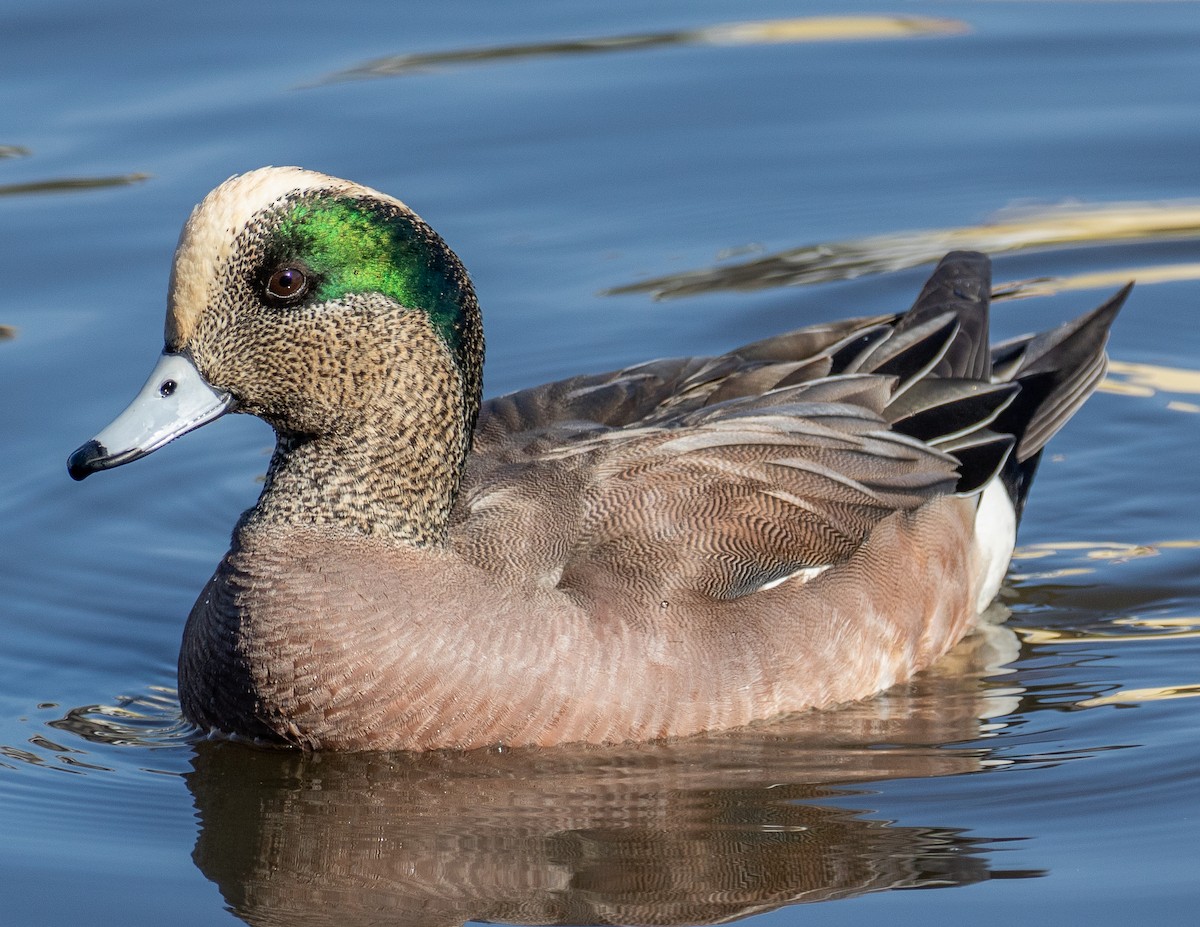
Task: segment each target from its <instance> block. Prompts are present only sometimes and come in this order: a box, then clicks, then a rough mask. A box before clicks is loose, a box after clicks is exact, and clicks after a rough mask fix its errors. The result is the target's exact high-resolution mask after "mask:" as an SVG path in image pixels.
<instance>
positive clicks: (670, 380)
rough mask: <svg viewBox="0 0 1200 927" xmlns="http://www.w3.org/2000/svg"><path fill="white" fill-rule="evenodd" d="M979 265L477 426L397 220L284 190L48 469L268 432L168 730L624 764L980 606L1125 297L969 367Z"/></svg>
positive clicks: (203, 210) (441, 277)
mask: <svg viewBox="0 0 1200 927" xmlns="http://www.w3.org/2000/svg"><path fill="white" fill-rule="evenodd" d="M989 287H990V270H989V263H988V260H987V258H986V257H984V256H982V255H979V254H972V253H962V252H959V253H953V254H950V255H947V256H946V258H944V259H943V260H942V262H941V263H940V264H939V265H938V268H937V270H936V271H934V274H933V276H932V277H931V278H930V280H929V282H928V283H927V284H926V285H925V288H924V290H923V291H922V292H921V294H920V296H919V297H918V298H917V301H916V303H915V305H914V306H913V307H912V309H910V310H909V311H908V312H907V313H904V314H900V315H884V316H876V317H873V318H860V319H851V320H848V321H841V322H834V323H831V324H828V325H818V326H813V327H810V328H805V329H801V330H799V331H793V332H789V333H787V334H782V335H779V336H776V337H773V338H769V339H767V340H764V341H759V342H755V343H753V344H750V345H746V346H744V347H741V348H738V349H736V350H733V351H731V352H729V353H728V354H724V355H721V356H719V357H698V358H679V359H672V360H657V361H651V362H649V363H646V364H641V365H639V366H636V367H630V368H628V369H625V370H619V371H615V372H611V373H602V374H590V375H584V376H579V377H574V378H572V379H569V380H564V381H561V382H558V383H550V384H547V385H544V386H540V387H536V388H533V389H528V390H523V391H521V392H517V393H512V394H510V395H507V396H501V397H499V398H496V399H493V400H491V401H489V402H486V403H483V404H482V406H481V404H480V379H481V371H482V367H483V330H482V326H481V321H480V314H479V307H478V304H477V302H476V299H475V294H474V291H473V290H472V287H471V283H470V281H469V279H468V277H467V273H466V271H465V270H464V268H463V266H462V264H461V263H460V262H459V260H458V258H457V257H456V256H455V254H454V253H453V252H452V251H451V250H450V249H449V248H448V247H447V246H446V244H445V243H444V242H443V241H442V239H441V238H440V237H438V235H437V234H436V233H435V232H434V231H433V230H432V229H431V228H430V227H429V226H428V225H427V224H426V223H425V222H424V221H423V220H421V219H420V218H419V217H418V216H417V215H416V214H414V213H413V212H412V211H411V210H410V209H409V208H408V207H406V206H405V205H404V204H403V203H401V202H400V201H398V200H396V199H393V198H392V197H390V196H387V195H385V194H382V193H378V192H376V191H374V190H371V189H368V188H366V187H362V186H359V185H357V184H354V183H349V182H347V181H344V180H338V179H336V178H333V177H329V176H326V175H323V174H318V173H314V172H311V171H303V170H300V169H297V168H264V169H261V170H257V171H253V172H251V173H248V174H245V175H242V176H239V177H234V178H232V179H230V180H228V181H226V182H225V183H223V184H221V186H219V187H218V188H217V189H216V190H214V191H213V192H212V193H210V194H209V195H208V196H207V197H206V198H205V199H204V201H203V202H202V203H201V204H200V205H199V206H198V207H197V208H196V209H195V211H194V212H193V213H192V215H191V217H190V218H189V219H188V221H187V224H186V226H185V227H184V230H183V234H182V237H181V239H180V242H179V248H178V251H177V252H176V256H175V265H174V269H173V273H172V276H171V284H170V297H169V304H168V310H167V323H166V347H165V349H164V352H163V355H162V357H161V358H160V360H159V362H158V366H157V367H156V368H155V370H154V372H153V374H152V375H151V377H150V380H149V381H148V382H147V384H146V385H145V387H144V388H143V389H142V392H141V393H139V394H138V396H137V398H136V399H135V400H134V402H133V404H132V405H131V406H130V407H129V409H128V410H127V411H126V412H124V413H123V414H122V415H121V416H120V417H118V418H117V419H116V420H115V421H114V422H113V423H112V424H111V425H109V426H108V427H107V428H105V429H104V430H103V431H101V432H100V434H99V435H97V436H96V438H95V439H94V440H92V441H90V442H88V443H87V444H85V445H84V446H83V447H81V448H80V449H79V450H77V451H76V452H75V453H74V454H73V455H72V457H71V460H70V472H71V474H72V476H74V477H75V478H76V479H82V478H83V477H85V476H87V475H88V474H90V473H92V472H94V471H96V470H103V469H107V468H109V467H115V466H119V465H120V464H123V463H126V462H128V461H130V460H134V459H136V458H138V457H141V456H143V455H145V454H148V453H150V452H151V451H153V450H155V449H156V448H158V447H161V446H162V445H163V444H166V443H167V442H168V441H171V440H173V439H175V438H177V437H179V436H180V435H182V434H184V433H186V432H188V431H191V430H192V429H194V428H198V427H199V426H201V425H203V424H206V423H207V422H210V421H212V420H213V419H215V418H217V417H218V416H220V415H222V414H224V413H225V412H229V411H238V412H248V413H250V414H253V415H257V416H259V417H260V418H262V419H264V420H265V421H267V422H268V423H269V424H270V425H271V426H272V427H273V428H274V429H275V433H276V436H277V443H276V447H275V453H274V456H273V457H272V458H271V463H270V466H269V468H268V471H267V476H266V483H265V486H264V487H263V490H262V494H261V496H260V497H259V499H258V502H257V504H256V505H255V506H254V507H253V508H252V509H250V510H249V511H247V512H246V513H245V515H244V516H243V517H242V518H241V520H240V521H239V523H238V525H237V527H236V529H235V530H234V535H233V541H232V546H231V547H230V550H229V552H228V553H227V554H226V555H225V558H224V559H223V560H222V561H221V563H220V565H219V566H218V567H217V570H216V573H215V574H214V575H213V577H212V579H211V580H210V581H209V583H208V585H207V586H206V587H205V588H204V590H203V592H201V594H200V597H199V599H198V600H197V602H196V605H195V606H194V608H193V609H192V613H191V616H190V617H189V619H188V622H187V627H186V629H185V631H184V637H183V646H182V651H181V654H180V658H179V692H180V700H181V702H182V706H183V711H184V713H185V715H186V716H187V717H188V718H189V719H190V720H191V721H193V722H194V723H195V724H197V725H199V726H200V727H201V728H203V729H205V730H208V731H212V732H220V733H224V734H227V735H234V736H240V737H246V738H255V739H262V740H265V741H274V742H281V741H282V742H286V743H292V744H298V745H301V746H304V747H309V748H329V749H342V750H358V749H406V750H424V749H433V748H472V747H480V746H484V745H490V744H509V745H551V744H558V743H565V742H613V741H628V740H633V741H637V740H649V739H654V738H661V737H669V736H673V735H685V734H689V733H693V732H697V731H702V730H711V729H719V728H727V727H733V726H738V725H743V724H746V723H748V722H751V721H754V720H756V719H764V718H769V717H771V716H774V715H779V714H782V713H785V712H794V711H799V710H802V709H808V708H824V707H828V706H832V705H836V704H837V703H840V702H845V701H848V700H852V699H859V698H863V697H865V696H869V695H871V694H872V693H875V692H878V691H880V690H882V689H884V688H886V687H888V686H891V685H892V684H894V683H896V682H899V681H902V680H904V679H907V678H908V677H910V676H911V675H912V674H913V673H915V672H917V671H918V670H920V669H921V668H922V667H925V666H927V665H929V664H930V663H931V662H932V661H934V660H936V659H937V658H938V657H939V656H941V655H942V654H943V653H945V652H946V651H947V650H948V649H949V648H950V647H951V646H953V645H954V644H955V642H957V641H958V640H959V639H960V638H961V637H963V635H964V634H966V633H967V632H968V631H969V630H970V629H971V627H972V625H973V623H974V622H975V620H976V617H977V615H978V614H979V612H980V611H981V610H982V609H983V608H985V607H986V606H987V605H988V604H989V603H990V602H991V601H992V599H993V598H994V596H995V595H996V593H997V590H998V589H999V586H1000V583H1001V580H1002V579H1003V577H1004V574H1005V570H1006V568H1007V566H1008V562H1009V558H1010V556H1011V554H1012V550H1013V545H1014V541H1015V533H1016V525H1017V521H1018V519H1019V517H1020V513H1021V510H1022V507H1023V505H1024V501H1025V498H1026V494H1027V493H1028V491H1029V485H1030V480H1031V479H1032V476H1033V473H1034V470H1035V468H1036V466H1037V463H1038V459H1039V457H1040V455H1041V452H1042V448H1043V446H1044V445H1045V444H1046V442H1047V441H1048V440H1049V439H1050V437H1051V436H1052V435H1053V434H1054V433H1055V432H1057V431H1058V429H1059V428H1060V427H1061V426H1062V425H1063V424H1064V423H1065V422H1066V420H1067V419H1068V418H1070V416H1071V415H1072V414H1073V413H1074V412H1075V411H1076V409H1078V408H1079V406H1080V405H1081V404H1082V403H1083V401H1084V400H1085V399H1086V398H1087V396H1088V395H1089V394H1090V393H1091V392H1092V390H1093V389H1094V388H1095V386H1096V384H1097V383H1098V382H1099V381H1100V379H1101V377H1102V375H1103V372H1104V368H1105V355H1104V344H1105V342H1106V339H1107V335H1108V328H1109V325H1110V323H1111V322H1112V320H1113V318H1114V316H1115V315H1116V313H1117V310H1118V309H1119V307H1120V305H1121V303H1122V302H1123V300H1124V298H1125V296H1126V294H1127V292H1128V287H1127V288H1126V289H1125V290H1122V291H1121V292H1120V293H1119V294H1117V295H1116V296H1115V297H1114V298H1112V299H1111V300H1109V301H1108V302H1106V303H1105V304H1104V305H1102V306H1101V307H1100V308H1098V309H1096V310H1094V311H1093V312H1091V313H1088V314H1087V315H1084V316H1082V317H1081V318H1079V319H1076V320H1075V321H1073V322H1069V323H1067V324H1065V325H1063V326H1061V327H1059V328H1057V329H1054V330H1052V331H1049V332H1046V333H1043V334H1039V335H1036V336H1029V337H1025V338H1021V339H1017V340H1015V341H1012V342H1009V343H1006V344H1003V345H1000V346H998V347H991V348H989V341H988V301H989Z"/></svg>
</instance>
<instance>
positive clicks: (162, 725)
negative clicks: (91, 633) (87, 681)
mask: <svg viewBox="0 0 1200 927" xmlns="http://www.w3.org/2000/svg"><path fill="white" fill-rule="evenodd" d="M46 723H47V726H48V727H52V728H54V729H55V730H58V731H66V732H67V733H70V734H74V735H75V736H77V737H82V738H83V739H84V740H86V741H88V742H90V743H94V744H113V745H118V746H136V747H148V748H151V749H154V748H157V747H169V746H178V745H179V743H180V742H182V741H184V740H186V739H187V738H189V737H191V736H193V735H194V734H195V728H193V727H192V726H191V725H190V724H188V723H187V722H186V721H184V720H183V716H182V714H181V713H180V711H179V700H178V697H177V696H176V694H175V690H174V689H167V688H164V687H162V686H150V687H149V690H148V691H147V692H146V693H144V694H142V695H136V696H127V697H125V698H122V699H118V700H117V704H116V705H81V706H79V707H78V708H71V709H69V710H68V711H67V713H66V714H65V715H63V716H62V717H61V718H56V719H55V720H53V721H48V722H46ZM59 759H62V758H61V757H59Z"/></svg>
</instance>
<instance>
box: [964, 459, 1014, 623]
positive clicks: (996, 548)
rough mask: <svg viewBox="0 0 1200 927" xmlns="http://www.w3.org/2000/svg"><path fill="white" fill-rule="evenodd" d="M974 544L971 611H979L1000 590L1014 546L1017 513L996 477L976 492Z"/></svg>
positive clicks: (990, 601) (987, 604) (989, 603)
mask: <svg viewBox="0 0 1200 927" xmlns="http://www.w3.org/2000/svg"><path fill="white" fill-rule="evenodd" d="M974 545H975V553H976V555H977V556H978V558H979V560H978V562H979V564H980V569H981V571H982V584H981V585H980V587H979V598H978V599H977V600H976V602H975V610H976V611H977V612H982V611H983V610H984V609H985V608H987V607H988V606H989V605H991V603H992V600H993V599H994V598H996V595H997V593H999V592H1000V584H1001V583H1002V582H1004V576H1005V574H1006V573H1007V572H1008V564H1009V561H1011V560H1012V555H1013V549H1014V548H1015V547H1016V545H1017V513H1016V510H1015V509H1014V508H1013V504H1012V500H1011V499H1009V498H1008V490H1007V489H1005V488H1004V484H1003V483H1001V482H1000V478H999V477H992V479H991V482H989V483H988V484H987V486H985V487H984V489H983V493H982V494H981V495H980V498H979V508H978V509H977V510H976V512H975V537H974Z"/></svg>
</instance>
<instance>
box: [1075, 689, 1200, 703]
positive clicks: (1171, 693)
mask: <svg viewBox="0 0 1200 927" xmlns="http://www.w3.org/2000/svg"><path fill="white" fill-rule="evenodd" d="M1198 695H1200V684H1193V685H1180V686H1155V687H1154V688H1150V689H1118V690H1117V691H1116V692H1110V693H1109V694H1108V695H1101V696H1099V697H1097V698H1090V699H1086V700H1085V701H1082V702H1080V703H1079V705H1080V707H1081V708H1095V707H1097V706H1099V705H1138V704H1141V703H1142V702H1162V701H1166V700H1168V699H1175V698H1195V697H1196V696H1198Z"/></svg>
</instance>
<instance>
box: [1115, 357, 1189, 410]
mask: <svg viewBox="0 0 1200 927" xmlns="http://www.w3.org/2000/svg"><path fill="white" fill-rule="evenodd" d="M1100 389H1101V390H1103V391H1104V392H1106V393H1119V394H1120V395H1123V396H1140V397H1149V396H1154V395H1157V394H1158V393H1175V394H1177V395H1178V394H1183V395H1191V396H1194V395H1200V370H1186V369H1184V368H1182V367H1163V366H1159V365H1157V364H1135V363H1131V362H1129V361H1116V360H1115V361H1109V364H1108V376H1107V377H1105V379H1104V382H1103V383H1101V384H1100ZM1167 408H1168V409H1171V410H1172V411H1175V412H1192V413H1196V412H1200V404H1197V403H1195V402H1189V401H1185V400H1178V399H1173V400H1171V401H1169V402H1168V403H1167Z"/></svg>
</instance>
